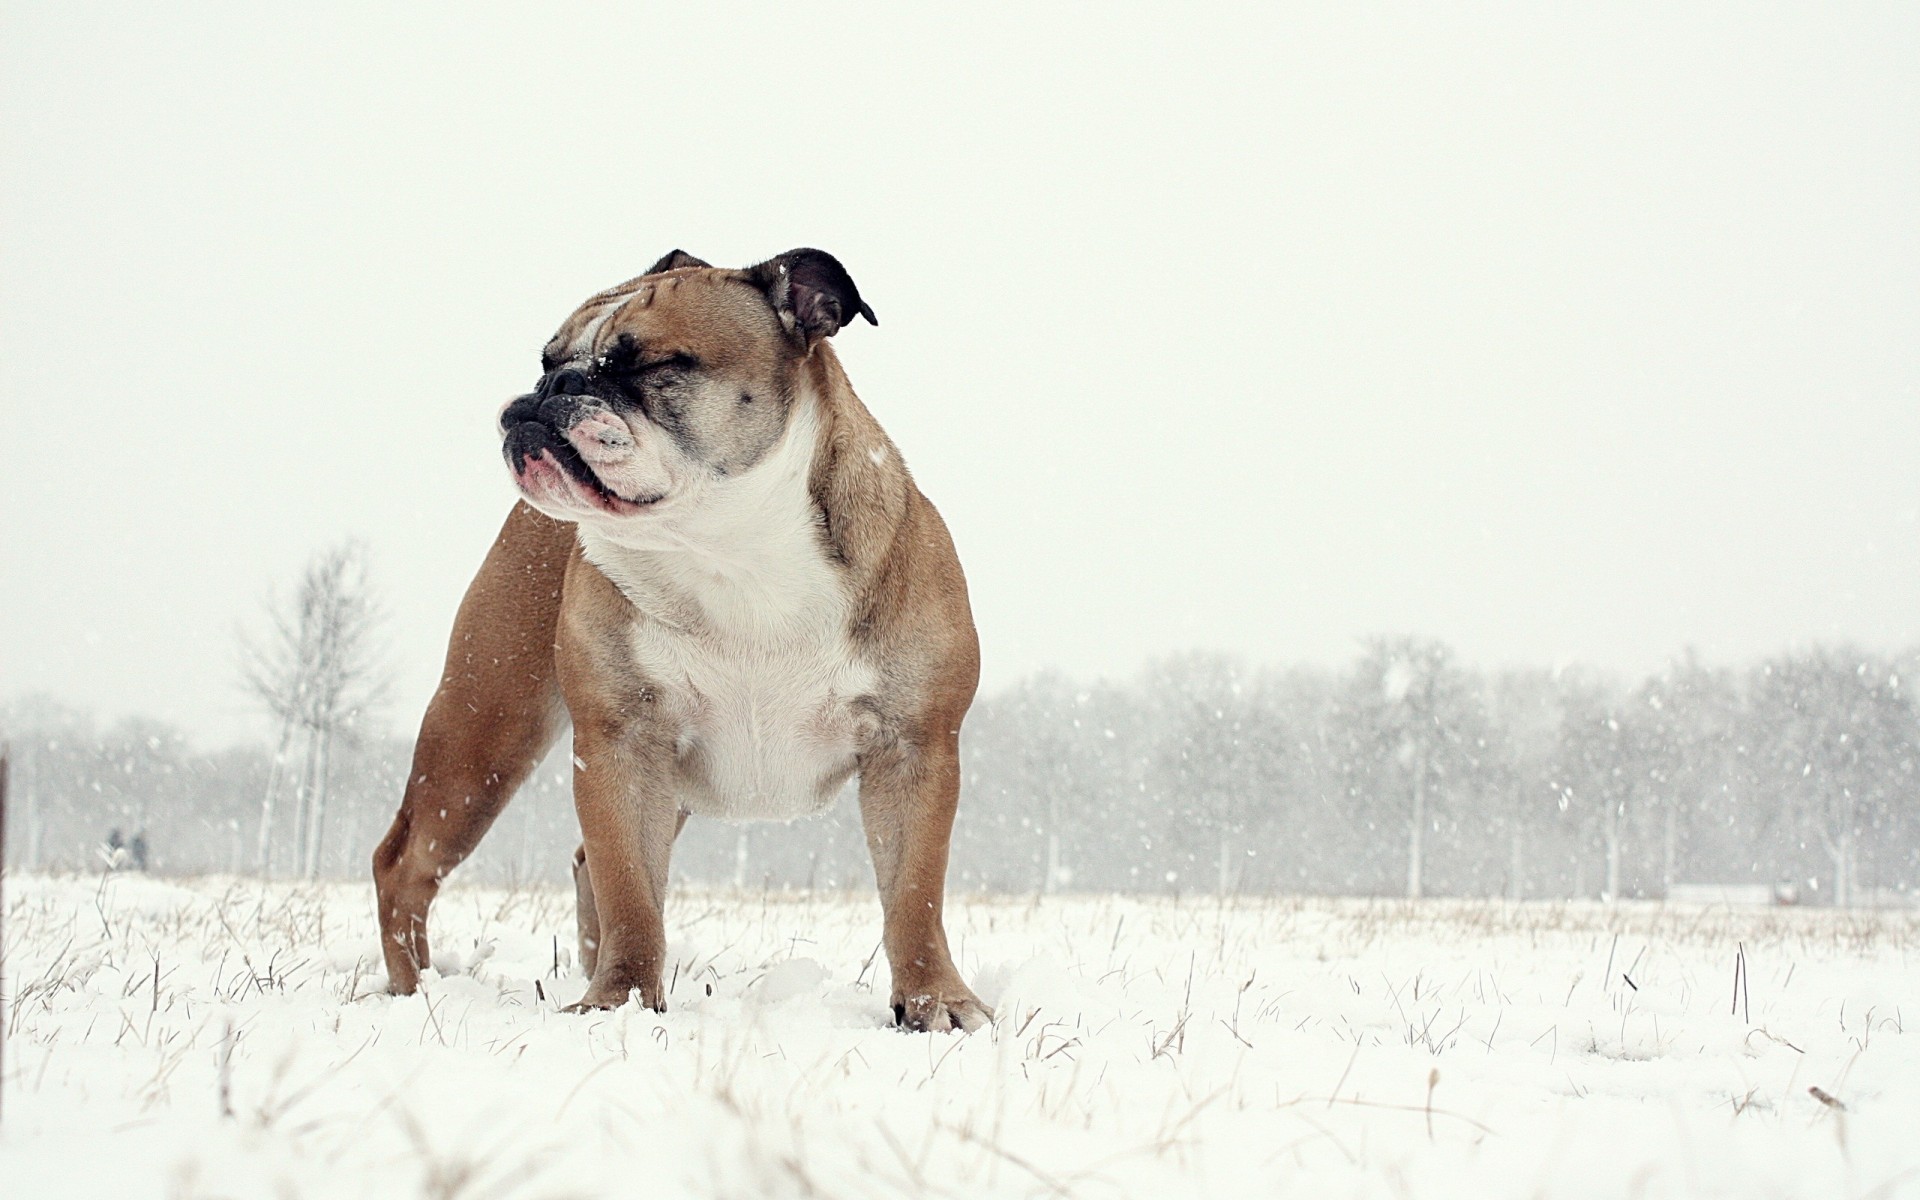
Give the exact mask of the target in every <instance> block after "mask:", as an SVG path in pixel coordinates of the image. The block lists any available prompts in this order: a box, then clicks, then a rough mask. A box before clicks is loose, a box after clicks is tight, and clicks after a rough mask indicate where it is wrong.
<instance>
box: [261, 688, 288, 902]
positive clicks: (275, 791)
mask: <svg viewBox="0 0 1920 1200" xmlns="http://www.w3.org/2000/svg"><path fill="white" fill-rule="evenodd" d="M292 745H293V722H292V721H291V720H286V721H282V722H281V723H280V746H279V748H278V749H276V750H275V751H274V752H273V761H272V763H270V764H269V765H268V767H267V794H266V795H265V796H263V797H261V799H260V855H259V857H260V878H262V879H269V878H271V877H272V876H273V807H274V802H275V801H276V800H278V799H279V791H280V786H281V784H282V783H283V782H285V780H286V774H287V751H288V749H290V748H291V747H292Z"/></svg>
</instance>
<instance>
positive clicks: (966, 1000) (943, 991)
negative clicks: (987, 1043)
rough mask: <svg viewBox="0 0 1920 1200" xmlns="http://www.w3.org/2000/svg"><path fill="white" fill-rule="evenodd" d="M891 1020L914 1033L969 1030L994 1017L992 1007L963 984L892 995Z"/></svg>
mask: <svg viewBox="0 0 1920 1200" xmlns="http://www.w3.org/2000/svg"><path fill="white" fill-rule="evenodd" d="M893 1021H894V1024H896V1025H898V1026H899V1027H900V1028H902V1029H905V1030H908V1031H910V1032H913V1033H951V1032H953V1031H954V1030H956V1029H957V1030H959V1031H960V1032H962V1033H972V1032H973V1031H974V1030H976V1029H979V1028H981V1027H982V1026H985V1025H987V1024H990V1023H991V1022H992V1021H993V1010H992V1009H990V1008H988V1007H987V1006H986V1005H985V1004H982V1003H981V1002H980V997H978V996H976V995H974V994H973V992H971V991H970V990H968V988H967V987H966V985H965V984H960V983H955V984H953V985H952V986H950V987H946V988H940V989H935V990H930V991H922V992H913V993H909V994H906V995H900V996H895V997H894V999H893Z"/></svg>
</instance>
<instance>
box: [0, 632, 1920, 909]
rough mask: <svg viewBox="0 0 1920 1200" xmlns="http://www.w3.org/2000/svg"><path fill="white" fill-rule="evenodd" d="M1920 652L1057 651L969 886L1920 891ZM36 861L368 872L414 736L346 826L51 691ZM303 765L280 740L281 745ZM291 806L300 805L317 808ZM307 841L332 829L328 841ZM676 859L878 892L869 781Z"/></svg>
mask: <svg viewBox="0 0 1920 1200" xmlns="http://www.w3.org/2000/svg"><path fill="white" fill-rule="evenodd" d="M1916 669H1920V656H1886V655H1879V654H1873V653H1866V652H1862V651H1859V650H1854V649H1849V648H1845V647H1823V648H1816V649H1812V650H1808V651H1804V652H1798V653H1793V654H1785V655H1781V656H1778V657H1775V658H1772V659H1769V660H1767V661H1765V662H1762V663H1759V664H1756V665H1753V666H1750V667H1745V668H1741V669H1730V668H1723V667H1716V666H1712V665H1708V664H1706V663H1703V662H1700V661H1698V660H1697V659H1695V658H1693V657H1687V658H1684V659H1681V660H1680V661H1678V662H1676V663H1674V664H1673V665H1672V666H1671V667H1669V668H1668V669H1666V670H1664V671H1661V672H1660V673H1658V674H1656V675H1654V676H1652V677H1650V678H1647V679H1644V680H1639V681H1623V680H1617V679H1613V678H1610V677H1608V676H1605V675H1602V674H1598V673H1594V672H1590V671H1585V670H1579V669H1568V670H1560V671H1547V670H1518V671H1503V672H1498V673H1486V672H1481V671H1476V670H1473V669H1469V668H1467V667H1464V666H1462V665H1460V664H1459V663H1458V662H1457V660H1456V659H1455V658H1454V656H1453V655H1452V654H1451V653H1450V652H1449V651H1448V649H1447V648H1446V647H1445V646H1443V645H1441V644H1439V643H1436V642H1432V641H1425V640H1420V639H1415V638H1378V639H1374V640H1372V641H1370V642H1368V643H1367V644H1366V645H1365V647H1364V650H1363V653H1362V654H1361V655H1360V657H1359V658H1358V660H1357V661H1355V662H1354V663H1353V664H1351V665H1350V666H1349V667H1347V668H1346V669H1343V670H1338V671H1323V670H1308V669H1272V668H1255V667H1251V666H1249V665H1247V664H1246V663H1244V662H1241V661H1239V660H1236V659H1234V658H1231V657H1227V656H1222V655H1215V654H1202V653H1194V654H1186V655H1180V656H1175V657H1170V658H1166V659H1162V660H1159V661H1156V662H1154V663H1152V664H1150V665H1149V666H1148V667H1147V668H1146V669H1145V670H1143V671H1142V672H1141V673H1140V674H1139V675H1138V676H1136V677H1135V678H1132V679H1130V680H1125V681H1118V682H1101V683H1093V684H1082V683H1076V682H1074V681H1072V680H1070V679H1067V678H1064V677H1062V676H1060V675H1057V674H1050V673H1043V674H1040V675H1037V676H1034V677H1032V678H1029V679H1027V680H1025V681H1023V682H1022V683H1020V684H1019V685H1017V686H1015V687H1012V688H1009V689H1007V690H1004V691H1001V692H998V693H996V694H991V695H987V696H983V697H982V698H981V699H980V700H979V701H977V702H976V704H975V706H974V709H973V712H972V715H971V716H970V717H969V718H968V721H967V725H966V728H965V731H964V735H963V738H962V744H963V751H964V756H965V785H964V787H965V790H964V792H963V794H962V797H961V807H960V818H959V825H958V829H957V832H956V836H955V842H954V854H953V863H952V872H951V881H952V886H953V887H954V889H955V890H958V891H969V890H984V891H998V892H1038V891H1128V892H1161V893H1165V892H1180V893H1215V892H1220V893H1246V894H1259V893H1288V892H1303V893H1321V894H1344V895H1381V896H1406V895H1442V896H1506V897H1512V898H1539V897H1602V896H1613V897H1650V898H1658V897H1662V896H1665V895H1667V894H1669V892H1670V891H1671V890H1672V889H1674V888H1676V887H1683V886H1685V885H1701V884H1717V885H1729V886H1744V887H1746V888H1747V889H1748V890H1749V892H1751V891H1752V890H1754V888H1755V887H1756V886H1758V887H1766V888H1771V889H1774V890H1775V891H1776V892H1777V894H1778V895H1779V896H1780V897H1781V898H1783V899H1794V900H1797V901H1798V902H1800V903H1810V904H1876V905H1881V904H1905V903H1913V902H1915V901H1916V899H1917V898H1920V794H1917V792H1916V787H1917V786H1920V778H1917V777H1916V775H1917V772H1916V759H1917V758H1920V706H1917V705H1916V703H1915V700H1914V697H1913V692H1912V688H1911V685H1910V684H1909V682H1908V679H1909V677H1910V676H1911V675H1912V674H1913V673H1914V671H1915V670H1916ZM0 736H5V737H6V738H8V739H10V741H11V744H12V753H13V761H14V774H13V789H12V793H13V799H12V810H13V811H12V819H11V836H10V837H9V839H8V853H9V858H10V862H11V865H12V866H14V867H15V868H20V867H29V868H38V869H48V870H69V871H71V870H83V871H84V870H102V869H105V868H107V867H108V866H109V865H114V866H121V867H124V866H130V865H131V864H130V863H129V862H128V859H129V857H130V856H129V854H128V852H127V850H126V849H125V848H124V845H123V848H122V849H120V850H117V851H115V850H110V849H109V846H108V843H109V838H110V835H111V834H112V833H113V832H114V831H118V833H119V837H120V841H121V842H122V843H123V844H124V843H128V842H130V841H131V839H132V838H133V837H134V836H135V835H141V837H142V839H143V848H144V850H145V855H146V862H147V866H148V869H151V870H153V871H155V872H160V873H168V874H198V873H205V872H236V873H251V872H255V871H257V870H258V869H259V861H260V859H259V855H260V851H261V848H262V847H264V848H265V853H266V858H267V860H268V862H269V864H270V868H271V870H272V872H273V873H275V874H277V875H281V876H287V875H296V874H319V875H325V876H334V877H356V876H358V877H364V876H366V874H367V870H368V868H367V862H368V858H369V855H370V854H371V852H372V850H373V846H374V843H375V842H376V841H377V840H378V839H379V837H380V835H381V833H382V832H383V831H384V829H385V827H386V823H387V821H388V820H389V818H390V817H391V815H392V813H393V810H394V807H395V805H396V804H397V802H398V800H399V796H400V790H401V783H402V780H403V779H404V778H405V772H406V770H407V763H408V756H409V752H410V746H409V744H408V742H407V741H406V740H404V739H400V738H394V737H390V736H371V735H361V736H354V735H353V734H352V732H351V731H348V732H347V733H345V734H343V735H342V736H341V737H340V738H339V739H338V744H337V745H336V746H335V747H334V748H333V750H332V756H331V759H330V761H329V762H328V764H327V766H326V768H325V769H326V771H327V774H328V780H327V781H326V782H325V791H326V794H327V796H328V797H329V802H328V804H327V806H326V808H325V812H324V822H321V821H319V820H315V821H314V822H313V825H314V826H315V827H314V828H311V829H306V828H305V827H303V831H301V835H300V836H297V835H296V831H295V830H294V829H292V828H286V829H282V828H279V827H278V826H277V825H275V824H272V823H270V824H269V825H268V826H267V828H265V829H264V830H263V828H262V821H263V811H265V812H266V813H267V815H268V816H269V818H270V820H271V821H272V822H278V823H279V824H284V825H292V824H294V823H296V818H294V817H292V816H290V815H289V812H288V809H289V805H288V804H287V803H286V802H285V801H284V800H283V802H282V804H281V807H280V810H279V811H278V812H277V813H275V812H274V811H273V810H272V809H271V808H265V809H263V803H262V801H263V797H265V796H266V794H267V791H268V788H269V778H270V776H271V775H273V774H274V766H273V758H274V749H273V746H272V745H270V744H267V743H265V742H263V743H262V744H261V745H258V746H243V747H238V748H233V749H227V750H221V751H213V752H209V751H203V750H197V749H194V748H193V747H192V746H191V745H190V744H189V743H188V741H187V740H186V739H185V738H184V737H183V736H182V734H181V733H180V732H179V731H177V730H174V729H171V728H168V727H166V726H164V725H161V724H157V723H154V722H151V721H143V720H132V721H125V722H122V723H119V724H116V725H113V726H111V727H107V728H101V727H99V726H98V725H97V724H96V723H95V722H93V721H92V720H91V719H89V718H88V717H87V715H86V714H83V713H78V712H74V711H71V710H68V709H65V708H62V707H61V706H59V705H57V704H54V703H51V702H48V701H44V700H38V699H34V698H26V699H23V700H20V701H16V702H15V703H13V704H11V705H9V706H7V707H6V708H5V709H4V710H0ZM568 761H569V758H568V755H567V753H566V751H565V742H564V741H563V742H562V743H561V746H560V747H559V748H557V749H556V752H555V753H554V754H553V755H551V756H550V757H549V758H548V760H547V762H546V763H545V764H544V765H543V766H542V767H541V769H540V770H539V771H538V772H537V773H536V775H535V777H534V778H533V780H531V781H530V782H529V784H528V785H527V787H526V788H525V789H524V790H523V791H522V794H521V795H520V796H519V797H518V798H517V799H516V800H515V801H514V803H513V805H512V806H511V807H509V808H508V810H507V811H506V813H505V815H503V816H502V817H501V819H500V821H499V824H498V825H497V826H496V827H495V829H494V831H493V833H492V834H491V835H490V836H489V837H488V839H487V841H486V842H485V843H484V844H483V846H482V848H481V850H480V852H479V853H478V854H477V855H476V856H475V858H474V859H473V860H472V861H471V862H470V863H469V864H468V865H467V866H466V867H464V868H463V869H462V873H463V874H464V875H466V877H468V878H478V879H485V880H490V881H508V880H523V881H533V880H539V881H560V880H563V879H564V878H565V877H566V863H567V860H568V856H569V853H570V851H571V849H572V847H573V845H574V843H575V841H576V840H577V833H576V831H575V826H574V816H573V808H572V803H571V800H570V798H569V780H568V771H567V766H568ZM282 766H283V771H282V776H283V777H284V775H285V771H284V767H285V764H284V762H283V764H282ZM295 807H297V806H295ZM309 835H310V838H311V839H312V840H310V841H309V840H306V838H307V837H308V836H309ZM674 866H675V876H676V878H677V879H681V880H695V881H700V882H705V883H712V884H720V885H728V884H731V885H736V886H741V887H749V888H762V887H776V888H790V887H807V886H812V887H828V888H842V887H866V886H870V884H871V881H872V875H871V871H870V868H869V867H868V865H867V860H866V849H865V844H864V841H863V840H862V838H861V835H860V828H859V816H858V811H857V809H856V807H855V806H854V804H853V802H852V797H851V793H849V794H848V795H847V796H843V797H842V798H841V800H840V802H839V803H838V804H837V805H836V806H835V807H834V808H833V809H832V810H831V811H830V812H828V813H827V814H825V815H823V816H821V817H818V818H814V819H811V820H805V821H799V822H795V823H793V824H790V825H786V824H762V825H745V826H728V825H722V824H718V823H713V822H704V821H699V820H696V821H693V822H690V823H689V825H688V828H687V831H686V834H685V835H684V836H683V838H682V839H681V845H680V848H679V850H678V852H677V853H676V856H675V864H674Z"/></svg>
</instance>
